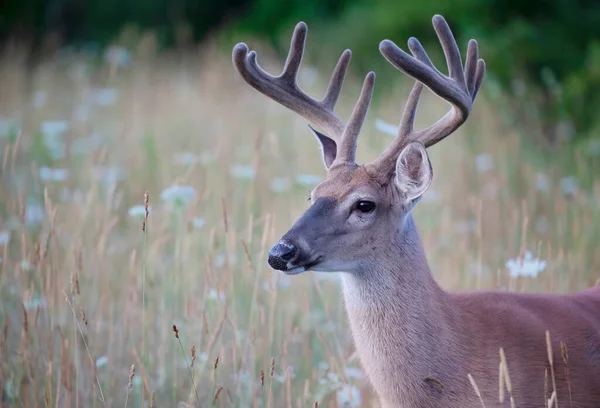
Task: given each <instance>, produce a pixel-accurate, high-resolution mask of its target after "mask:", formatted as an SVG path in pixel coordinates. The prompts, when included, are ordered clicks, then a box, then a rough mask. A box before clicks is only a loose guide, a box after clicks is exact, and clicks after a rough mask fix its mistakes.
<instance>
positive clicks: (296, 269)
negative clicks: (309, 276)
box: [283, 266, 306, 275]
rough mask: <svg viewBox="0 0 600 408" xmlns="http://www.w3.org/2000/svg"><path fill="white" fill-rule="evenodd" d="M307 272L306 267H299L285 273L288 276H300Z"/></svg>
mask: <svg viewBox="0 0 600 408" xmlns="http://www.w3.org/2000/svg"><path fill="white" fill-rule="evenodd" d="M305 270H306V268H305V267H304V266H298V267H296V268H292V269H288V270H287V271H283V272H284V273H285V274H286V275H298V274H299V273H302V272H304V271H305Z"/></svg>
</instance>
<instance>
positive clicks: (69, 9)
mask: <svg viewBox="0 0 600 408" xmlns="http://www.w3.org/2000/svg"><path fill="white" fill-rule="evenodd" d="M436 13H438V14H442V15H444V16H445V17H446V19H447V20H448V21H449V23H450V24H451V27H452V29H453V31H454V33H455V35H456V36H457V38H458V40H459V41H460V43H461V48H462V45H463V44H466V42H467V40H468V39H469V38H477V40H478V42H479V43H480V47H481V50H482V56H483V57H484V58H485V59H486V62H487V65H488V76H487V79H486V87H485V89H486V90H487V92H488V94H490V95H492V96H496V97H497V102H498V103H499V104H500V105H499V106H501V108H502V111H503V112H504V113H507V114H508V119H509V120H511V122H512V123H513V124H518V125H519V127H520V129H522V130H524V131H526V132H527V133H528V134H530V135H531V136H532V137H536V136H541V137H543V139H545V140H547V141H551V142H562V141H567V140H571V141H580V140H583V139H587V138H588V137H590V136H593V137H594V138H596V139H600V136H599V135H600V120H598V119H596V117H597V115H596V112H597V111H598V108H600V2H598V1H597V0H536V1H533V0H502V1H501V0H445V1H444V0H419V1H417V2H412V1H389V0H372V1H367V0H303V1H300V0H290V1H288V2H282V1H280V0H223V1H219V2H212V1H199V0H195V1H192V0H172V1H167V0H129V1H127V2H122V1H119V0H102V1H100V0H92V1H86V2H82V1H80V0H46V1H43V0H30V1H28V2H18V1H17V0H4V2H3V4H2V13H1V14H0V37H4V38H7V36H8V35H9V34H14V33H18V34H20V35H21V36H25V37H27V38H34V39H35V38H41V37H42V36H43V34H44V33H46V32H48V31H52V30H54V31H58V32H60V33H61V35H62V37H63V39H64V40H66V41H67V42H68V43H82V42H90V41H93V42H98V43H100V44H105V43H107V42H109V41H111V40H112V39H114V38H115V37H116V36H117V35H118V34H119V32H120V30H121V29H122V28H123V27H124V26H125V25H128V24H133V25H135V26H137V27H138V28H140V29H142V30H145V29H151V30H153V31H155V33H156V34H157V37H158V40H159V42H160V44H161V45H163V46H170V45H172V44H174V43H176V42H177V36H178V29H179V28H180V27H181V26H182V24H186V25H187V26H188V27H189V28H191V31H190V32H189V33H188V34H189V36H190V37H191V38H193V39H194V40H196V41H197V40H201V39H202V38H204V37H205V36H206V35H207V34H208V33H210V32H211V31H212V30H214V29H217V28H221V27H223V26H225V27H226V28H228V29H231V30H233V31H232V32H236V33H239V32H240V31H243V32H247V33H252V34H256V35H260V36H264V37H265V38H267V39H269V40H270V41H271V43H272V45H275V46H277V47H280V48H282V47H283V46H285V45H286V44H282V43H281V42H280V39H281V38H285V39H286V40H287V38H288V37H289V34H290V31H291V27H292V26H293V24H294V23H296V22H297V21H299V20H304V21H306V22H307V23H309V25H310V27H311V29H314V30H317V31H319V32H320V34H319V38H326V39H327V40H326V41H322V42H323V43H324V44H322V45H323V46H324V47H335V48H340V47H351V48H352V50H353V51H354V63H353V65H354V66H357V67H359V68H366V69H376V68H377V66H378V64H379V65H383V64H385V61H383V59H382V58H381V56H380V55H379V54H378V50H377V44H378V43H379V41H381V40H382V39H384V38H390V39H392V40H394V41H396V42H397V43H398V45H399V46H401V47H404V46H405V44H406V40H407V39H408V38H409V36H416V37H418V38H419V39H420V40H421V42H423V43H424V45H425V46H426V47H427V48H428V49H429V50H436V51H438V54H439V46H438V44H437V39H436V38H435V34H434V32H433V30H432V27H431V17H432V16H433V15H434V14H436ZM280 51H282V52H284V51H285V50H284V49H280ZM309 52H310V51H309ZM430 52H431V53H435V51H430ZM433 57H434V61H435V60H436V58H437V61H436V62H437V63H440V62H441V59H440V58H439V55H438V56H437V57H436V56H435V55H434V56H433ZM367 67H368V68H367Z"/></svg>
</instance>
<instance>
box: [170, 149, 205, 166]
mask: <svg viewBox="0 0 600 408" xmlns="http://www.w3.org/2000/svg"><path fill="white" fill-rule="evenodd" d="M199 160H200V158H199V157H198V155H197V154H196V153H192V152H183V153H177V154H175V162H176V163H177V164H185V165H192V164H196V163H198V161H199Z"/></svg>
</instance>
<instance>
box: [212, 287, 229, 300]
mask: <svg viewBox="0 0 600 408" xmlns="http://www.w3.org/2000/svg"><path fill="white" fill-rule="evenodd" d="M208 298H209V299H212V300H217V301H218V302H219V303H224V302H225V300H226V299H227V296H225V292H223V291H222V290H217V289H215V288H210V289H209V290H208Z"/></svg>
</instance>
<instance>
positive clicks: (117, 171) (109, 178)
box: [92, 166, 125, 188]
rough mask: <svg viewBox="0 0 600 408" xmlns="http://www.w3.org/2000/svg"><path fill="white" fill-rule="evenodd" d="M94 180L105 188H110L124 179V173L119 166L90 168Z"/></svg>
mask: <svg viewBox="0 0 600 408" xmlns="http://www.w3.org/2000/svg"><path fill="white" fill-rule="evenodd" d="M92 177H93V178H94V180H97V181H102V183H103V184H104V186H105V187H107V188H108V187H111V186H113V185H115V184H116V183H117V182H119V181H121V180H124V179H125V171H124V170H123V169H122V168H121V167H119V166H95V167H94V168H92Z"/></svg>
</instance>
